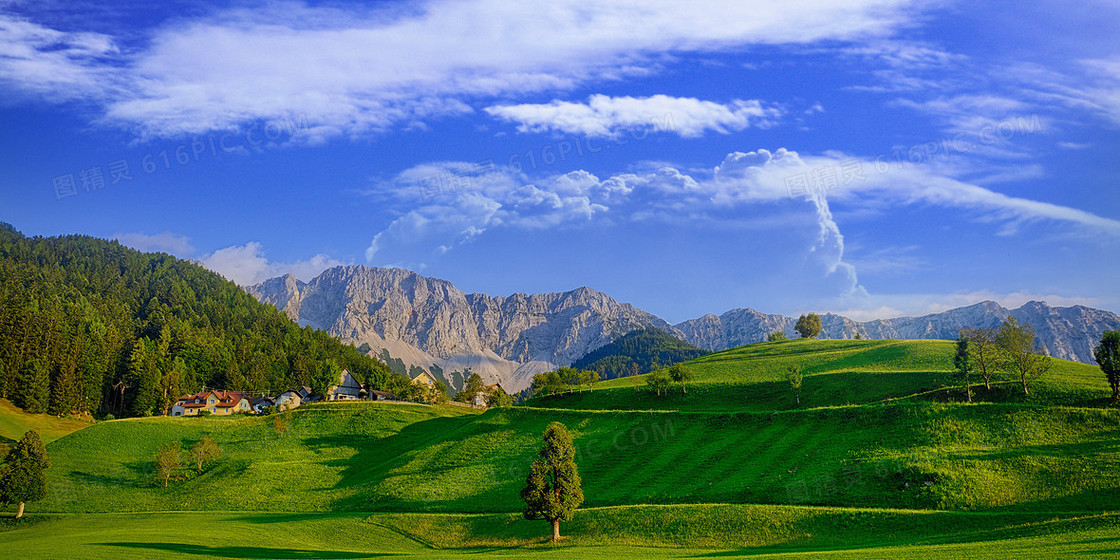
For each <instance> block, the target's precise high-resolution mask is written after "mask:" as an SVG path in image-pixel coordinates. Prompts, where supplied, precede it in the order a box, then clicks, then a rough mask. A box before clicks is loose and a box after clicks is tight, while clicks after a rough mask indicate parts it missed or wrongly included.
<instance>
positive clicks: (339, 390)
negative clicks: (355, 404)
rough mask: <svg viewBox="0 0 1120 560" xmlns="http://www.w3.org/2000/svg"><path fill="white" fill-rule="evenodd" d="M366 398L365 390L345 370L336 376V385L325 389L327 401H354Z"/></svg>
mask: <svg viewBox="0 0 1120 560" xmlns="http://www.w3.org/2000/svg"><path fill="white" fill-rule="evenodd" d="M365 397H366V389H365V387H364V386H363V385H362V384H361V383H358V380H357V379H354V376H353V375H350V372H349V371H347V370H342V373H340V374H339V375H338V384H337V385H332V386H331V387H330V388H329V389H327V400H328V401H355V400H360V399H364V398H365Z"/></svg>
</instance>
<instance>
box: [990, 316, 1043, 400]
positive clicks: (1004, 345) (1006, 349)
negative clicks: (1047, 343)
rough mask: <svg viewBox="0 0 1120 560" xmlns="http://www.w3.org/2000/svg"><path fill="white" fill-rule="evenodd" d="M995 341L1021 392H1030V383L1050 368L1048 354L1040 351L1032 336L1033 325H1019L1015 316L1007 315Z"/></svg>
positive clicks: (1026, 393) (1025, 393)
mask: <svg viewBox="0 0 1120 560" xmlns="http://www.w3.org/2000/svg"><path fill="white" fill-rule="evenodd" d="M996 343H997V344H998V345H999V347H1000V350H1002V351H1003V354H1004V355H1005V356H1006V357H1007V362H1008V364H1009V365H1010V368H1011V371H1012V372H1013V373H1015V375H1016V376H1017V377H1018V378H1019V385H1020V386H1022V387H1023V394H1024V395H1029V394H1031V391H1030V386H1031V383H1033V382H1034V381H1035V380H1037V379H1038V378H1039V377H1042V376H1043V375H1044V374H1045V373H1046V372H1047V371H1049V370H1050V356H1047V355H1045V354H1043V353H1042V348H1041V347H1039V345H1038V342H1037V341H1036V340H1035V337H1034V327H1032V326H1030V325H1020V324H1019V321H1017V320H1016V319H1015V317H1008V318H1007V320H1005V321H1004V322H1003V324H1002V325H1000V327H999V332H998V333H997V334H996Z"/></svg>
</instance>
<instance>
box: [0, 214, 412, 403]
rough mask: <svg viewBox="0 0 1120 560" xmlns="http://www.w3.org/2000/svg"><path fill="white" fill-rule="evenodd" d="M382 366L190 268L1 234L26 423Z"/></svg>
mask: <svg viewBox="0 0 1120 560" xmlns="http://www.w3.org/2000/svg"><path fill="white" fill-rule="evenodd" d="M338 368H347V369H349V370H350V371H351V372H352V373H353V374H354V375H355V377H357V378H358V379H360V380H367V381H370V382H371V383H372V384H373V385H374V386H376V387H384V386H385V384H386V383H387V382H388V381H389V378H390V373H389V371H388V370H387V369H386V368H385V366H384V365H383V364H381V363H380V362H378V361H376V360H375V359H373V358H370V357H368V356H365V355H362V354H361V353H359V352H358V351H357V350H356V349H354V348H353V347H350V346H346V345H343V344H341V343H339V342H338V341H336V340H335V339H333V338H331V337H330V336H328V335H327V334H326V333H324V332H321V331H315V330H312V329H310V328H302V329H301V328H299V327H298V326H297V325H296V324H295V323H293V322H292V321H291V320H290V319H288V318H287V317H285V316H284V315H283V314H281V313H280V312H278V311H277V310H276V308H274V307H272V306H270V305H265V304H262V303H259V302H257V301H256V300H255V299H254V298H253V297H252V296H250V295H248V294H246V293H245V292H243V291H242V290H241V289H240V288H238V287H237V286H236V285H235V284H234V283H233V282H230V281H227V280H225V279H223V278H222V277H221V276H219V275H217V274H215V273H213V272H210V271H208V270H206V269H204V268H202V267H200V266H198V265H195V264H193V263H191V262H189V261H185V260H181V259H177V258H175V257H172V256H170V255H167V254H162V253H141V252H138V251H135V250H132V249H129V248H127V247H124V246H122V245H120V244H119V243H117V242H115V241H105V240H101V239H95V238H91V237H85V236H67V237H57V238H38V237H34V238H28V237H25V236H23V235H22V234H21V233H20V232H18V231H16V229H15V228H13V227H12V226H11V225H9V224H6V223H0V397H4V398H8V399H10V400H11V401H12V402H14V403H15V404H16V405H17V406H20V407H21V408H23V409H24V410H26V411H28V412H44V411H47V412H50V413H52V414H66V413H70V412H90V413H95V414H97V413H100V414H109V413H111V414H113V415H115V416H122V415H125V416H128V415H133V416H145V415H151V414H163V413H165V412H166V410H167V408H168V406H169V405H170V404H171V403H173V402H174V400H175V398H176V397H178V396H179V395H180V394H183V393H186V392H193V391H199V390H201V389H202V388H203V387H204V386H205V387H208V388H225V389H231V390H243V391H251V392H256V391H270V392H277V391H280V390H283V389H284V388H286V387H289V386H294V385H309V386H311V387H312V388H317V389H322V388H325V387H326V386H327V385H328V384H329V382H330V379H329V377H330V376H331V374H332V372H337V371H338Z"/></svg>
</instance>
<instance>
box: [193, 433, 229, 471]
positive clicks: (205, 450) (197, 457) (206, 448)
mask: <svg viewBox="0 0 1120 560" xmlns="http://www.w3.org/2000/svg"><path fill="white" fill-rule="evenodd" d="M190 456H191V462H192V463H194V464H195V468H197V469H198V472H199V474H201V473H202V467H204V466H206V463H209V462H211V461H214V460H215V459H217V458H219V457H221V456H222V448H221V447H218V444H217V443H214V440H212V439H210V437H209V436H207V437H204V438H202V439H200V440H198V441H196V442H195V444H194V445H192V446H191V451H190Z"/></svg>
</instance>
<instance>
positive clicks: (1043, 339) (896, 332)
mask: <svg viewBox="0 0 1120 560" xmlns="http://www.w3.org/2000/svg"><path fill="white" fill-rule="evenodd" d="M1009 316H1014V317H1015V318H1016V319H1017V320H1018V321H1019V322H1020V323H1024V324H1030V325H1032V326H1033V327H1034V329H1035V334H1036V335H1037V336H1038V340H1039V342H1040V343H1041V344H1042V346H1043V347H1044V348H1045V349H1046V351H1047V352H1049V354H1050V355H1051V356H1054V357H1055V358H1061V359H1063V360H1072V361H1075V362H1082V363H1087V364H1092V363H1096V362H1095V361H1094V360H1093V346H1094V345H1096V344H1097V343H1098V342H1100V338H1101V334H1102V333H1103V332H1104V331H1106V330H1118V329H1120V316H1117V315H1116V314H1115V313H1111V312H1108V311H1103V310H1100V309H1093V308H1091V307H1085V306H1081V305H1075V306H1072V307H1050V306H1049V305H1047V304H1046V303H1044V302H1039V301H1031V302H1028V303H1026V304H1024V305H1023V306H1022V307H1019V308H1018V309H1007V308H1005V307H1003V306H1001V305H999V304H998V303H996V302H994V301H984V302H981V303H977V304H975V305H970V306H967V307H958V308H956V309H950V310H948V311H943V312H941V313H931V314H929V315H922V316H920V317H897V318H893V319H876V320H874V321H866V322H862V323H860V322H856V321H853V320H851V319H848V318H847V317H843V316H840V315H836V314H833V313H826V314H823V315H821V327H822V330H821V334H820V338H855V336H856V333H859V335H860V336H861V337H863V338H868V339H884V338H897V339H909V340H913V339H941V340H953V339H956V338H957V333H958V331H959V330H960V329H962V328H969V327H984V328H986V327H998V326H999V324H1000V323H1002V322H1003V321H1004V320H1005V319H1007V317H1009ZM796 322H797V319H796V318H794V317H786V316H784V315H766V314H763V313H760V312H758V311H755V310H754V309H734V310H731V311H728V312H726V313H724V314H722V315H719V316H716V315H705V316H703V317H700V318H698V319H692V320H690V321H685V322H683V323H680V324H678V325H676V327H677V328H678V329H680V330H681V332H682V333H684V337H685V338H684V339H685V340H686V341H688V342H691V343H692V344H695V345H696V346H699V347H700V348H704V349H706V350H724V349H727V348H734V347H736V346H742V345H744V344H751V343H754V342H761V341H763V340H766V336H767V335H768V334H769V333H772V332H774V331H778V330H780V331H782V332H783V333H785V334H786V336H789V337H791V338H793V337H796V336H797V334H796V331H795V330H794V328H793V327H794V324H795V323H796Z"/></svg>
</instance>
